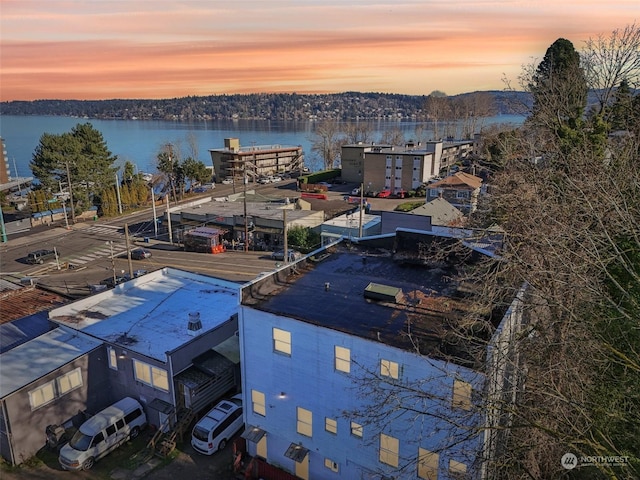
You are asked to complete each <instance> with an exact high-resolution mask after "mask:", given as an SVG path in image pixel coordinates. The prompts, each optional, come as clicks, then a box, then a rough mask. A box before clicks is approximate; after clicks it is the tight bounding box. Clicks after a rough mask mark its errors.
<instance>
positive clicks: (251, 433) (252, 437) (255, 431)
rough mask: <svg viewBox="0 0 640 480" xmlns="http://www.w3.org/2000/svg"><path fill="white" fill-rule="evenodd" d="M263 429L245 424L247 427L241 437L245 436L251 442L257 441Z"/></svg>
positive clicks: (263, 432) (261, 435)
mask: <svg viewBox="0 0 640 480" xmlns="http://www.w3.org/2000/svg"><path fill="white" fill-rule="evenodd" d="M265 433H267V432H265V431H264V430H262V429H261V428H258V427H253V426H251V425H247V428H246V429H245V431H244V432H242V435H241V436H242V438H245V439H247V440H249V441H250V442H253V443H258V442H259V441H260V439H261V438H262V437H264V435H265Z"/></svg>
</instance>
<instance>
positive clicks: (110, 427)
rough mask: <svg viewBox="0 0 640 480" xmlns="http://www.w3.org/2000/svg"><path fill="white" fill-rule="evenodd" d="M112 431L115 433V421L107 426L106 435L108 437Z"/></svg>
mask: <svg viewBox="0 0 640 480" xmlns="http://www.w3.org/2000/svg"><path fill="white" fill-rule="evenodd" d="M114 433H116V424H115V423H114V424H113V425H109V426H108V427H107V437H110V436H111V435H113V434H114Z"/></svg>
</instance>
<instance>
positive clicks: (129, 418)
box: [124, 408, 142, 423]
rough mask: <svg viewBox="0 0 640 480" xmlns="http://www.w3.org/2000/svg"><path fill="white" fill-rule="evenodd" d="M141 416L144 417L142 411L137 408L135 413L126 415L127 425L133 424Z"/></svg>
mask: <svg viewBox="0 0 640 480" xmlns="http://www.w3.org/2000/svg"><path fill="white" fill-rule="evenodd" d="M140 415H142V411H141V410H140V409H139V408H136V409H135V410H134V411H133V412H129V413H127V414H126V415H125V417H124V421H125V423H131V422H133V421H134V420H135V419H136V418H138V417H139V416H140Z"/></svg>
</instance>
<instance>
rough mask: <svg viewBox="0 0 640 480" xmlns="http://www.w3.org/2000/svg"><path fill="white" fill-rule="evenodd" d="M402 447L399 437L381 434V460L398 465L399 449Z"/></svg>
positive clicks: (393, 465)
mask: <svg viewBox="0 0 640 480" xmlns="http://www.w3.org/2000/svg"><path fill="white" fill-rule="evenodd" d="M399 448H400V441H399V440H398V439H397V438H394V437H391V436H389V435H385V434H384V433H381V434H380V461H381V462H382V463H386V464H387V465H391V466H392V467H397V466H398V450H399Z"/></svg>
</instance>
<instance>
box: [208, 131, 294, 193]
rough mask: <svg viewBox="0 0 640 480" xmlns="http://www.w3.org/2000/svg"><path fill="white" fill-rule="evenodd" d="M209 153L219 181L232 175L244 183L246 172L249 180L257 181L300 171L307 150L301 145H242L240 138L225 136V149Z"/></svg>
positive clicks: (213, 150)
mask: <svg viewBox="0 0 640 480" xmlns="http://www.w3.org/2000/svg"><path fill="white" fill-rule="evenodd" d="M209 153H210V154H211V160H212V161H213V171H214V175H215V178H216V181H217V182H222V180H224V179H225V178H227V177H231V178H234V179H235V180H236V181H237V183H238V184H242V182H243V178H244V176H245V175H246V177H247V179H248V181H256V180H257V179H258V178H259V177H263V176H268V175H273V174H277V173H280V174H283V173H290V172H300V171H301V170H302V168H303V166H304V153H303V151H302V147H301V146H299V145H298V146H292V145H253V146H251V147H241V146H240V139H238V138H225V139H224V148H218V149H210V150H209Z"/></svg>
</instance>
